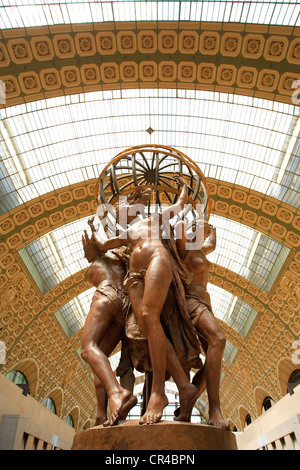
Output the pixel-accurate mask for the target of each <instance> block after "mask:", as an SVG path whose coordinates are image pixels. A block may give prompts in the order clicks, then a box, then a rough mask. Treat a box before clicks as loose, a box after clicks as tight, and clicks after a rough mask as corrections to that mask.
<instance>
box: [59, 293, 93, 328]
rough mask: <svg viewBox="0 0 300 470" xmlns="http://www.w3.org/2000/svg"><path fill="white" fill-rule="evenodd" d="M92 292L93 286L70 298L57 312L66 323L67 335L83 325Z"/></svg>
mask: <svg viewBox="0 0 300 470" xmlns="http://www.w3.org/2000/svg"><path fill="white" fill-rule="evenodd" d="M94 292H95V289H94V288H91V289H88V290H87V291H85V292H83V293H82V294H79V295H78V296H77V297H75V298H74V299H71V300H70V301H69V302H68V303H66V304H65V305H63V306H62V307H61V308H60V309H59V314H60V315H61V316H62V317H63V319H64V321H65V322H66V324H67V327H68V336H69V337H71V336H73V335H74V334H75V333H77V331H79V330H80V329H81V328H82V327H83V325H84V323H85V319H86V317H87V315H88V313H89V310H90V305H91V302H92V298H93V295H94ZM56 316H57V312H56ZM58 319H59V316H58Z"/></svg>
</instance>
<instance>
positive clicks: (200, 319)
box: [176, 220, 229, 429]
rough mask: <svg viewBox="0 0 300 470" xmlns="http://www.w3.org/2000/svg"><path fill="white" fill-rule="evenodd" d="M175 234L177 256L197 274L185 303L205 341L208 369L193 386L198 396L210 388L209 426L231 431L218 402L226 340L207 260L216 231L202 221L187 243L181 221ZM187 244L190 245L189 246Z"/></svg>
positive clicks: (197, 376)
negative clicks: (216, 314)
mask: <svg viewBox="0 0 300 470" xmlns="http://www.w3.org/2000/svg"><path fill="white" fill-rule="evenodd" d="M176 234H177V241H176V244H177V249H178V253H179V255H180V256H181V258H182V259H183V260H184V261H185V263H186V266H187V268H188V269H189V271H191V272H192V273H193V274H194V277H193V281H192V283H191V285H190V286H189V290H188V292H187V293H186V300H187V306H188V311H189V315H190V317H191V320H192V322H193V324H194V326H195V328H196V330H197V332H198V334H199V336H200V338H202V339H204V342H203V346H204V350H205V353H206V359H205V365H204V367H203V369H200V370H199V371H198V372H197V373H196V374H195V376H194V378H193V383H194V384H195V385H197V387H198V390H199V393H198V396H200V395H201V393H202V392H203V391H204V389H205V387H206V388H207V395H208V401H209V424H210V425H213V426H218V427H220V428H223V429H229V426H228V424H227V423H226V421H225V420H224V419H223V416H222V413H221V408H220V398H219V387H220V377H221V367H222V357H223V353H224V349H225V344H226V339H225V336H224V334H223V332H222V330H221V328H220V327H219V325H218V323H217V321H216V319H215V317H214V315H213V313H212V308H211V302H210V295H209V293H208V291H207V283H208V270H209V266H210V262H209V261H208V259H207V258H206V256H207V255H208V254H209V253H211V252H212V251H214V250H215V248H216V229H215V228H214V227H212V226H211V225H209V224H208V222H206V221H204V220H199V221H198V222H197V225H196V234H194V238H193V239H192V240H188V237H187V235H186V232H185V225H184V222H183V221H180V222H178V223H177V225H176ZM196 242H197V245H195V248H196V249H192V243H196ZM187 243H190V245H189V246H188V245H187ZM187 248H190V249H187ZM179 417H180V415H179ZM179 417H177V418H176V419H179Z"/></svg>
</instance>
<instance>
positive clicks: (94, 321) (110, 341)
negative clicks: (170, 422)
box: [81, 297, 136, 426]
mask: <svg viewBox="0 0 300 470" xmlns="http://www.w3.org/2000/svg"><path fill="white" fill-rule="evenodd" d="M108 328H109V334H107V333H108ZM123 334H124V329H123V328H122V327H121V326H120V327H119V326H117V325H114V324H113V323H112V315H111V303H110V302H109V301H108V300H107V299H106V298H105V297H104V298H101V299H99V300H94V301H93V302H92V305H91V309H90V312H89V314H88V317H87V319H86V323H85V326H84V328H83V333H82V351H81V356H82V358H83V359H84V361H86V362H87V363H88V364H89V365H90V367H91V369H92V370H93V373H94V374H95V375H96V377H97V379H98V380H99V381H100V382H101V384H102V385H103V388H104V390H105V391H106V393H107V396H108V403H109V407H110V412H111V416H110V418H109V419H108V420H107V421H106V422H104V423H103V425H104V426H109V425H111V426H112V425H114V424H117V423H118V420H119V419H121V418H120V416H121V414H122V410H123V408H124V407H125V405H126V407H127V408H129V409H130V406H131V405H132V406H134V405H135V403H136V398H135V397H133V395H132V394H131V392H129V391H128V390H125V389H124V388H123V387H121V385H120V384H119V382H118V381H117V379H116V376H115V374H114V373H113V371H112V368H111V366H110V362H109V360H108V356H109V355H110V354H111V352H112V351H113V349H114V347H115V346H116V345H117V344H118V342H119V341H120V340H121V338H122V336H123ZM99 344H100V347H99V346H98V345H99ZM129 401H130V405H129V403H128V402H129ZM134 402H135V403H134ZM128 405H129V406H128ZM132 406H131V408H132ZM127 408H126V410H127ZM129 409H128V411H129ZM128 411H127V413H128ZM123 416H124V414H122V417H123ZM123 419H125V418H123Z"/></svg>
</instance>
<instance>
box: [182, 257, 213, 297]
mask: <svg viewBox="0 0 300 470" xmlns="http://www.w3.org/2000/svg"><path fill="white" fill-rule="evenodd" d="M185 263H186V266H187V268H188V269H189V271H191V272H192V273H194V277H193V281H192V284H191V285H190V288H189V291H190V292H191V293H193V294H197V295H199V296H200V297H201V298H203V299H204V300H205V301H206V302H208V303H209V304H210V296H209V293H208V292H207V290H206V286H207V283H208V270H209V267H210V265H211V263H210V262H209V261H208V259H207V258H206V256H205V254H204V253H203V251H202V249H200V250H195V251H194V250H189V251H188V252H187V256H186V259H185Z"/></svg>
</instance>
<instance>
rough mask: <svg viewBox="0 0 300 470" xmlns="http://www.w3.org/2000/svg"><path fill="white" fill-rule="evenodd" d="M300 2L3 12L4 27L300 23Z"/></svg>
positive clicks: (82, 0)
mask: <svg viewBox="0 0 300 470" xmlns="http://www.w3.org/2000/svg"><path fill="white" fill-rule="evenodd" d="M297 3H298V2H296V1H289V0H285V1H269V0H258V1H256V0H255V1H253V0H252V1H251V0H250V1H243V0H237V1H234V2H232V1H225V0H221V1H202V0H199V1H185V0H177V1H176V0H175V1H165V0H160V1H151V0H150V1H140V0H129V1H110V0H102V1H91V0H71V1H70V0H60V1H58V0H49V1H48V0H47V2H44V1H42V0H2V1H1V5H2V6H3V10H2V15H1V16H2V28H22V27H32V26H40V25H56V24H70V23H91V22H104V21H108V22H117V21H217V22H237V23H239V22H241V23H248V24H251V23H256V24H271V25H273V24H274V25H276V24H280V25H287V26H289V25H292V26H297V25H298V26H299V24H300V23H299V21H300V19H299V8H298V6H297ZM33 8H34V15H33V14H32V11H33V10H32V9H33Z"/></svg>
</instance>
